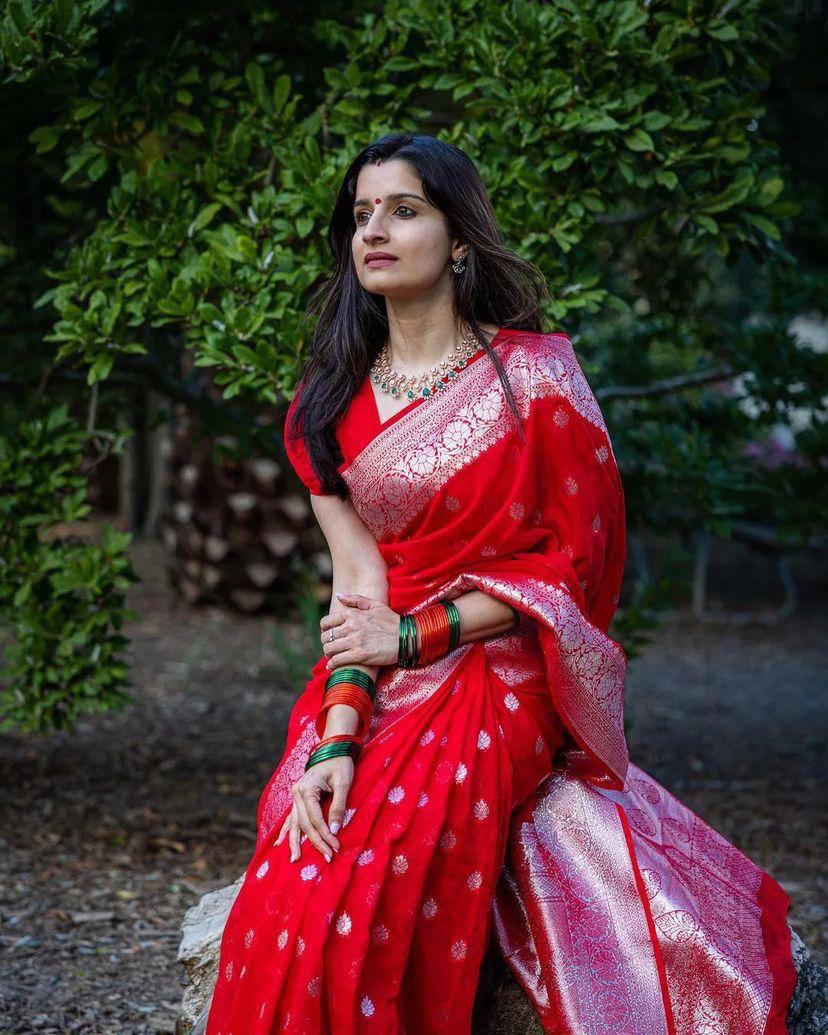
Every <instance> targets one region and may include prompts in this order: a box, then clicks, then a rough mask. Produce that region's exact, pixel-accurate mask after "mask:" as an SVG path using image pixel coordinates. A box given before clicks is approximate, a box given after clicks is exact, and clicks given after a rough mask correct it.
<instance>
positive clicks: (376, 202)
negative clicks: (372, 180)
mask: <svg viewBox="0 0 828 1035" xmlns="http://www.w3.org/2000/svg"><path fill="white" fill-rule="evenodd" d="M374 204H375V205H381V204H382V198H374Z"/></svg>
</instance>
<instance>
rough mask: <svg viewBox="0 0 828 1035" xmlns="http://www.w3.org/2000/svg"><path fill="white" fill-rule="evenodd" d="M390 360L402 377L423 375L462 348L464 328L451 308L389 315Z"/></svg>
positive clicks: (396, 312) (431, 308)
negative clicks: (423, 372) (403, 375)
mask: <svg viewBox="0 0 828 1035" xmlns="http://www.w3.org/2000/svg"><path fill="white" fill-rule="evenodd" d="M388 317H389V319H388V348H389V361H390V363H391V366H392V367H393V369H394V370H396V371H397V373H399V374H419V373H422V371H424V370H427V369H428V368H429V367H432V366H436V365H437V363H439V362H440V360H442V359H445V358H446V356H447V355H448V354H449V352H454V351H455V350H456V349H457V348H459V346H460V342H461V340H462V337H463V329H464V328H463V326H462V324H461V323H460V322H458V321H457V320H456V319H455V316H454V313H453V312H452V310H451V309H450V308H449V309H448V310H441V309H437V308H435V307H433V306H432V307H429V308H427V309H421V310H420V311H419V312H410V313H400V312H399V311H394V312H389V314H388Z"/></svg>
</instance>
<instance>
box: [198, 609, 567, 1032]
mask: <svg viewBox="0 0 828 1035" xmlns="http://www.w3.org/2000/svg"><path fill="white" fill-rule="evenodd" d="M532 635H533V630H531V629H530V628H524V629H523V630H522V631H521V632H519V633H517V634H512V635H509V636H503V637H493V638H491V639H490V640H489V641H487V643H486V644H485V646H484V645H483V644H482V643H478V644H468V645H465V646H464V648H463V650H462V652H460V657H459V660H455V665H454V667H453V669H452V670H451V671H450V673H449V674H448V676H447V678H445V679H444V680H443V682H442V683H441V684H439V685H438V687H437V689H436V690H435V689H432V686H433V681H432V682H430V681H429V679H428V677H426V678H425V684H426V687H428V689H429V691H430V692H428V693H426V694H424V695H423V696H422V699H420V700H419V702H418V704H417V705H415V706H414V707H413V708H411V710H410V711H408V712H406V713H405V714H404V716H400V715H399V714H398V709H399V702H398V701H397V700H396V697H397V695H396V694H395V691H394V681H393V680H391V679H385V681H384V682H383V681H380V684H379V686H378V694H377V701H376V704H375V713H374V715H375V719H374V722H373V723H372V726H373V735H372V736H371V737H370V738H369V740H367V741H366V745H365V749H364V752H363V754H362V756H361V757H360V760H359V764H358V766H357V767H356V769H355V779H354V783H353V785H352V787H351V789H350V793H349V796H348V808H347V812H346V817H345V824H344V826H343V829H342V830H341V831H340V840H341V845H342V848H341V851H340V853H339V854H338V855H334V857H333V859H332V861H331V863H326V862H325V861H324V860H323V859H322V858H321V856H320V855H319V854H318V852H317V851H316V849H314V848H313V847H312V846H311V845H310V844H309V842H307V841H304V842H303V856H302V859H301V860H299V861H298V862H296V863H293V864H291V863H290V862H289V861H288V850H287V846H286V844H285V843H283V844H282V845H280V846H276V845H274V844H273V835H274V833H275V831H276V830H277V829H278V827H279V826H280V825H281V822H282V820H283V818H284V813H285V810H284V809H282V810H281V811H280V809H276V810H273V809H272V807H271V804H269V801H270V802H272V800H273V799H274V798H275V799H278V797H279V794H280V781H278V780H275V779H274V780H271V781H270V783H269V784H268V787H267V788H266V789H265V792H263V795H262V799H263V800H262V802H261V803H260V816H262V817H267V818H266V819H264V821H263V823H262V825H261V826H260V837H259V840H258V848H257V851H256V854H255V855H254V857H253V859H252V860H251V862H250V864H249V866H248V868H247V871H246V874H245V880H244V883H243V884H242V887H241V889H240V891H239V894H238V896H237V898H236V900H235V902H234V904H233V907H232V910H231V913H230V916H229V917H228V920H227V924H226V926H225V932H224V937H223V939H222V946H221V956H220V970H219V980H218V982H217V984H216V989H215V992H214V997H213V1006H212V1009H211V1015H210V1021H209V1023H208V1028H207V1031H208V1033H209V1035H240V1033H241V1032H245V1033H251V1035H254V1033H260V1032H279V1031H286V1032H336V1033H337V1035H339V1033H342V1035H348V1033H352V1032H361V1031H364V1030H368V1027H369V1022H370V1030H371V1031H372V1032H374V1031H376V1032H389V1033H392V1032H393V1033H396V1032H411V1033H416V1032H428V1031H435V1032H437V1031H443V1030H445V1031H449V1030H451V1031H457V1030H459V1031H464V1030H468V1023H469V1021H468V1019H469V1018H470V1016H471V1011H472V1007H473V1003H474V997H475V992H476V987H477V979H478V975H479V970H480V964H481V962H482V958H483V955H484V953H485V950H486V946H487V944H488V940H489V935H490V933H491V925H492V919H493V918H492V913H491V901H492V898H493V896H494V889H495V887H496V884H497V881H498V878H499V875H500V872H501V870H502V867H503V861H504V857H505V851H506V844H507V838H508V830H509V819H510V816H511V813H512V809H513V806H514V805H515V804H516V803H517V802H516V800H515V794H518V795H520V796H522V797H523V798H525V797H526V796H527V795H528V794H529V792H530V790H531V789H532V788H534V787H536V786H537V785H538V784H539V782H540V781H541V780H542V779H543V778H544V776H545V775H546V774H548V772H549V771H550V768H551V758H552V755H553V754H554V752H555V751H556V750H557V748H558V747H559V746H560V743H561V735H562V730H561V727H560V726H559V725H558V724H556V723H555V722H554V718H553V717H550V714H549V711H548V709H547V708H545V707H544V699H543V695H542V693H541V692H540V689H541V688H540V687H539V686H538V684H537V681H536V680H535V682H534V683H533V682H532V679H531V675H532V672H531V671H530V672H529V676H530V678H524V679H523V682H522V683H520V684H515V685H507V684H505V683H504V682H503V681H502V680H501V679H499V678H498V676H497V675H496V673H495V672H494V671H493V670H491V668H490V667H489V664H488V662H487V657H488V654H489V653H492V654H494V655H496V654H497V652H498V650H499V651H500V652H501V653H508V651H509V644H510V643H511V644H512V647H514V645H515V644H516V643H517V642H519V641H520V640H522V639H524V638H526V637H531V636H532ZM455 658H456V659H457V656H456V655H455ZM318 682H320V680H319V679H316V680H312V681H311V683H310V684H308V687H307V688H306V690H305V693H304V694H303V695H302V696H301V697H300V699H299V700H298V701H297V703H296V705H295V706H294V709H293V712H292V715H291V724H292V726H293V728H294V729H304V728H306V727H307V726H308V725H309V722H310V720H309V719H308V718H306V716H310V715H313V714H315V710H314V709H315V707H316V705H315V703H314V702H315V700H316V691H317V690H318V687H317V685H316V684H317V683H318ZM524 687H525V688H526V690H525V692H524ZM409 689H410V687H409ZM302 718H305V721H304V722H302V721H301V719H302ZM403 720H404V721H403ZM527 742H529V743H531V744H532V745H533V746H532V751H531V756H528V755H526V754H525V753H524V747H525V744H526V743H527ZM290 757H291V751H290V750H286V751H285V754H284V755H283V762H282V766H284V767H285V768H287V769H289V768H290ZM282 766H280V768H282ZM277 773H278V770H277ZM513 773H516V774H517V775H516V777H515V776H513ZM325 811H326V813H327V809H326V810H325ZM435 968H437V969H438V971H439V974H440V980H439V981H434V979H433V974H434V971H435ZM423 990H427V994H425V995H424V994H422V992H423ZM257 1000H258V1001H257Z"/></svg>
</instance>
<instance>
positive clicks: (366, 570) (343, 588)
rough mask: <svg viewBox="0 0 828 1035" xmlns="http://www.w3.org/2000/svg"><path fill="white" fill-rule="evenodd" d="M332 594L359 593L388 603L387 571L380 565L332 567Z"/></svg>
mask: <svg viewBox="0 0 828 1035" xmlns="http://www.w3.org/2000/svg"><path fill="white" fill-rule="evenodd" d="M333 591H334V593H359V594H360V595H361V596H365V597H373V598H374V599H375V600H382V601H384V602H385V603H387V602H388V574H387V569H386V568H385V567H384V566H380V565H367V566H366V565H361V566H359V567H357V566H356V565H353V564H342V565H337V564H335V565H334V571H333Z"/></svg>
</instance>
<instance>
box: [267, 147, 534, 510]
mask: <svg viewBox="0 0 828 1035" xmlns="http://www.w3.org/2000/svg"><path fill="white" fill-rule="evenodd" d="M392 157H393V158H397V159H404V160H405V161H406V162H408V163H409V164H410V165H411V166H412V167H413V168H414V169H416V170H417V172H418V174H419V176H420V179H421V180H422V184H423V193H424V195H425V197H426V198H427V199H428V201H429V202H430V203H431V204H432V205H434V206H435V207H436V208H438V209H439V210H440V211H441V212H442V213H443V214H444V215H445V217H446V220H447V222H448V230H449V234H450V235H451V236H452V237H457V238H459V239H460V240H461V241H462V242H463V243H464V244H466V245H467V252H466V256H465V262H466V269H465V271H464V272H463V273H462V274H461V275H459V276H458V277H456V278H455V281H454V300H453V307H454V314H455V316H456V317H457V318H458V322H460V323H461V324H465V325H467V326H468V327H469V328H470V329H471V331H472V332H473V333H474V334H475V335H476V336H477V338H478V340H479V341H480V343H481V345H482V347H483V348H484V349H485V351H486V352H487V353H488V355H489V356H490V358H491V360H492V362H493V363H494V365H495V369H496V370H497V372H498V376H499V377H500V381H501V383H502V385H503V390H504V393H505V395H506V400H507V403H508V405H509V408H510V409H511V411H512V413H513V414H514V417H515V421H516V424H517V427H518V429H520V431H521V433H522V428H521V425H520V421H519V416H518V410H517V405H516V403H515V399H514V394H513V392H512V388H511V385H510V384H509V379H508V377H507V376H506V373H505V371H504V369H503V364H502V362H501V360H500V358H499V356H498V355H497V353H496V352H495V350H494V349H492V348H491V342H490V339H489V338H488V336H487V335H486V333H485V331H483V330H482V328H481V327H480V324H481V323H493V324H496V325H497V326H498V327H509V328H518V329H520V330H528V331H542V330H543V311H542V308H541V301H542V299H543V298H545V297H546V295H547V293H548V292H547V285H546V281H545V279H544V277H543V274H542V272H541V271H540V270H539V269H538V268H537V266H534V265H533V264H532V263H529V262H526V261H525V260H524V259H521V258H520V257H519V256H517V255H515V254H514V253H513V252H511V251H509V249H508V248H506V247H505V246H504V243H503V234H502V233H501V230H500V228H499V226H498V225H497V220H496V219H495V215H494V212H493V211H492V206H491V202H490V201H489V196H488V194H487V193H486V187H485V185H484V183H483V180H482V179H481V177H480V173H479V172H478V171H477V168H476V167H475V165H474V163H473V162H472V160H471V159H470V158H469V157H468V155H467V154H466V153H465V152H464V151H463V150H461V149H460V148H459V147H457V146H455V145H454V144H448V143H446V142H445V141H443V140H438V139H437V138H436V137H432V136H427V135H425V134H421V133H390V134H388V135H386V136H383V137H380V138H379V139H378V140H375V141H374V143H372V144H369V145H368V146H367V147H366V148H364V149H363V150H362V151H360V153H359V154H358V155H357V156H356V158H355V159H354V160H353V162H351V164H350V166H349V167H348V169H347V170H346V171H345V175H344V177H343V180H342V185H341V187H340V189H339V194H338V195H337V198H336V203H335V205H334V209H333V214H332V216H331V222H330V225H329V227H328V245H329V247H330V249H331V252H332V254H333V258H334V268H333V273H332V274H331V276H330V278H329V279H328V280H326V281H325V282H324V283H323V284H322V285H321V287H319V288H318V289H317V290H316V291H315V292H314V294H313V296H312V297H311V299H310V301H309V303H308V316H309V317H312V316H317V317H318V319H317V321H316V326H315V329H314V331H313V334H312V337H311V340H310V343H309V345H308V348H307V356H306V362H305V364H304V366H303V368H302V371H301V373H300V376H299V381H298V384H297V393H298V398H297V400H296V406H295V407H294V409H293V413H292V417H293V419H292V420H291V421H290V423H289V426H288V427H287V428H286V432H287V434H288V435H289V436H290V437H291V439H292V440H295V438H296V436H297V435H298V434H299V433H300V430H301V434H302V435H303V437H304V445H305V449H306V451H307V453H308V456H309V457H310V461H311V464H312V466H313V468H314V471H315V472H316V475H317V477H318V479H319V481H320V484H321V486H322V489H323V491H324V492H326V493H331V494H334V495H337V496H339V497H340V498H342V499H345V498H347V496H348V487H347V485H346V483H345V480H344V479H343V478H342V475H341V474H340V473H339V471H338V469H337V468H338V467H339V465H340V464H341V463H342V461H343V459H344V458H343V455H342V450H341V449H340V446H339V443H338V441H337V439H336V434H335V427H336V423H337V420H338V418H339V417H340V416H341V415H342V414H343V413H344V412H345V410H346V409H347V408H348V404H349V403H350V401H351V399H352V397H353V395H354V393H355V392H356V391H357V389H358V388H359V387H360V385H361V384H362V381H363V380H364V379H365V377H367V376H368V373H369V371H370V369H371V365H372V363H373V362H374V360H375V359H376V357H377V355H378V353H379V351H380V349H381V348H382V346H383V345H384V344H385V342H386V340H387V336H388V318H387V314H386V309H385V300H384V298H383V297H382V295H378V294H372V293H371V292H369V291H366V290H365V288H364V287H363V286H362V284H360V282H359V278H358V277H357V274H356V271H355V270H354V266H353V259H352V255H351V239H352V237H353V234H354V215H353V205H354V200H355V197H356V194H355V192H356V184H357V177H358V176H359V172H360V169H362V167H363V166H364V165H367V164H369V163H374V162H376V161H377V160H378V159H381V160H383V161H386V160H387V159H389V158H392ZM478 362H483V359H482V357H481V359H479V360H478Z"/></svg>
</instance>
